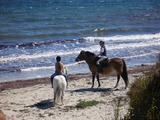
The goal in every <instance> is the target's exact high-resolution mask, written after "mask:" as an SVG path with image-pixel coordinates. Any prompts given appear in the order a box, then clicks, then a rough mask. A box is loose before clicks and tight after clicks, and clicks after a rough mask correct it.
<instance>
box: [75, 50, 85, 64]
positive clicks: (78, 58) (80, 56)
mask: <svg viewBox="0 0 160 120" xmlns="http://www.w3.org/2000/svg"><path fill="white" fill-rule="evenodd" d="M84 59H85V51H81V52H80V54H79V55H78V57H77V58H76V59H75V60H76V62H78V61H82V60H84Z"/></svg>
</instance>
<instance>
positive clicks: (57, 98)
mask: <svg viewBox="0 0 160 120" xmlns="http://www.w3.org/2000/svg"><path fill="white" fill-rule="evenodd" d="M54 94H55V98H56V101H57V102H59V101H60V97H61V88H60V86H59V85H57V88H56V89H55V92H54Z"/></svg>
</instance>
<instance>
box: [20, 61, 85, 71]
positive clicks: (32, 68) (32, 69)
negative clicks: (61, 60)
mask: <svg viewBox="0 0 160 120" xmlns="http://www.w3.org/2000/svg"><path fill="white" fill-rule="evenodd" d="M80 63H84V61H80V62H75V63H70V64H65V65H64V66H66V67H70V66H75V65H78V64H80ZM43 69H55V67H54V66H43V67H30V68H24V69H21V70H20V71H21V72H26V71H36V70H43Z"/></svg>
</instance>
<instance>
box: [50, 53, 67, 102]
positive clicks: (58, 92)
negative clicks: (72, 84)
mask: <svg viewBox="0 0 160 120" xmlns="http://www.w3.org/2000/svg"><path fill="white" fill-rule="evenodd" d="M56 61H57V62H56V63H55V73H54V74H53V75H52V76H51V85H52V88H53V89H54V103H56V102H57V101H59V100H60V98H61V102H62V104H63V96H64V90H65V89H66V87H67V68H66V67H64V65H63V63H62V62H61V57H60V56H57V57H56Z"/></svg>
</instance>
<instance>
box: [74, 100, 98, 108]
mask: <svg viewBox="0 0 160 120" xmlns="http://www.w3.org/2000/svg"><path fill="white" fill-rule="evenodd" d="M98 103H99V102H98V101H95V100H92V101H81V102H79V103H78V104H77V105H76V107H77V108H86V107H88V106H94V105H97V104H98Z"/></svg>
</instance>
